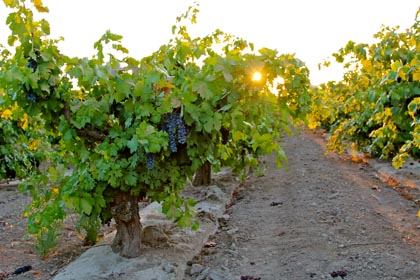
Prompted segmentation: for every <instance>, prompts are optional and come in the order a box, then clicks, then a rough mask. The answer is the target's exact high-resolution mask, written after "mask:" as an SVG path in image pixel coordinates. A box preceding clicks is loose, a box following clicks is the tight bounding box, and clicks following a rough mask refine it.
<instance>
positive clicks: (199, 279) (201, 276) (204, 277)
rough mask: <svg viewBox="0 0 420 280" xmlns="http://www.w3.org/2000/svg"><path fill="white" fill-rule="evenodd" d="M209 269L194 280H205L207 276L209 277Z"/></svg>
mask: <svg viewBox="0 0 420 280" xmlns="http://www.w3.org/2000/svg"><path fill="white" fill-rule="evenodd" d="M209 272H210V268H206V269H204V270H203V272H201V274H200V275H199V276H198V277H197V279H195V280H206V279H207V276H208V275H209Z"/></svg>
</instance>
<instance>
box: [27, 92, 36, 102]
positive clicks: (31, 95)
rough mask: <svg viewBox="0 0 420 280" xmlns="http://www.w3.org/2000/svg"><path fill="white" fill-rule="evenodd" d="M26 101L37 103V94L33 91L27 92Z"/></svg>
mask: <svg viewBox="0 0 420 280" xmlns="http://www.w3.org/2000/svg"><path fill="white" fill-rule="evenodd" d="M26 99H27V100H28V101H29V102H32V103H35V102H36V93H35V92H34V91H33V90H32V89H30V90H28V91H26Z"/></svg>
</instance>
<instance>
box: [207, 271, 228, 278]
mask: <svg viewBox="0 0 420 280" xmlns="http://www.w3.org/2000/svg"><path fill="white" fill-rule="evenodd" d="M207 279H208V280H225V279H227V278H223V277H222V276H221V275H220V274H219V273H217V272H214V271H213V272H211V273H210V274H209V275H208V276H207Z"/></svg>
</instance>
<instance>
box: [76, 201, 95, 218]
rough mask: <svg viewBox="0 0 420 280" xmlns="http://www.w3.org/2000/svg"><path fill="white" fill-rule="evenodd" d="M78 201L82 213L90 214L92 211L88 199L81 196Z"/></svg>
mask: <svg viewBox="0 0 420 280" xmlns="http://www.w3.org/2000/svg"><path fill="white" fill-rule="evenodd" d="M79 203H80V209H81V210H82V212H83V213H85V214H86V215H90V214H91V213H92V208H93V205H92V204H91V201H90V200H89V199H86V198H81V199H80V202H79Z"/></svg>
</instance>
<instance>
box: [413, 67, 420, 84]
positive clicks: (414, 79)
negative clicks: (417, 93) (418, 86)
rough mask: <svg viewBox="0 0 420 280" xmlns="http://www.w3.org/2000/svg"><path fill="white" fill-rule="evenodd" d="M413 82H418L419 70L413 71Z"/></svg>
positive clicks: (419, 78) (419, 79)
mask: <svg viewBox="0 0 420 280" xmlns="http://www.w3.org/2000/svg"><path fill="white" fill-rule="evenodd" d="M413 81H420V69H416V70H415V71H413Z"/></svg>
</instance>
